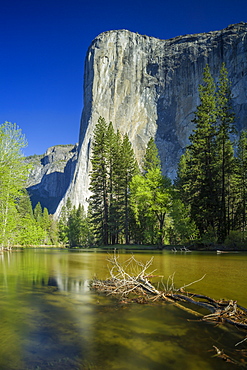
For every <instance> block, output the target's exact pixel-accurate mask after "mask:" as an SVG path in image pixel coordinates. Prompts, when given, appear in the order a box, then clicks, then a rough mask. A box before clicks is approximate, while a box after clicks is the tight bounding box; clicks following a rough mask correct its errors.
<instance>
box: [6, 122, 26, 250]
mask: <svg viewBox="0 0 247 370" xmlns="http://www.w3.org/2000/svg"><path fill="white" fill-rule="evenodd" d="M26 145H27V142H26V139H25V136H24V135H23V134H22V131H21V129H19V128H18V127H17V125H16V124H12V123H10V122H5V123H4V124H2V125H1V126H0V223H1V230H0V244H1V245H8V244H11V243H14V241H15V237H16V233H17V230H16V217H17V207H16V205H17V202H18V199H20V198H21V196H22V195H23V193H22V189H23V188H24V187H25V183H26V179H27V176H28V170H29V167H28V165H27V164H26V163H25V162H24V161H23V153H22V149H23V148H24V147H25V146H26Z"/></svg>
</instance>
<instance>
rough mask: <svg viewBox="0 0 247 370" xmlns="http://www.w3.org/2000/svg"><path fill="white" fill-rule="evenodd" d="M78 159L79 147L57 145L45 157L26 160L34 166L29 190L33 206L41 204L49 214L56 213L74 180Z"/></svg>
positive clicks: (34, 156) (28, 185) (29, 181)
mask: <svg viewBox="0 0 247 370" xmlns="http://www.w3.org/2000/svg"><path fill="white" fill-rule="evenodd" d="M76 159H77V145H56V146H53V147H51V148H49V149H47V151H46V153H45V154H44V155H33V156H30V157H27V158H26V162H27V163H29V164H31V165H32V169H31V171H30V174H29V178H28V183H27V190H28V192H29V194H30V196H31V201H32V204H33V206H34V207H35V205H36V204H37V203H38V202H40V203H41V205H42V207H46V208H47V209H48V210H49V213H54V212H55V211H56V209H57V206H58V204H59V202H60V201H61V200H62V198H63V197H64V196H65V193H66V190H67V189H68V186H69V184H70V182H71V180H72V178H73V174H74V170H75V164H76Z"/></svg>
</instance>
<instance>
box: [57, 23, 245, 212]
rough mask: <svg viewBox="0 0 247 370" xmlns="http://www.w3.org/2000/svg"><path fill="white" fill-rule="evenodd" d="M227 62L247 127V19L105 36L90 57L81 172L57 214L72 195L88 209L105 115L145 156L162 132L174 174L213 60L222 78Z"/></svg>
mask: <svg viewBox="0 0 247 370" xmlns="http://www.w3.org/2000/svg"><path fill="white" fill-rule="evenodd" d="M222 62H225V64H226V67H227V69H228V72H229V79H230V81H231V83H232V93H233V96H234V99H233V104H234V109H235V113H236V117H237V122H236V123H237V127H238V129H239V130H241V129H242V128H243V127H245V128H246V127H247V23H239V24H236V25H231V26H229V27H227V28H226V29H224V30H222V31H215V32H209V33H203V34H196V35H186V36H179V37H176V38H173V39H170V40H160V39H156V38H153V37H148V36H142V35H139V34H137V33H132V32H129V31H126V30H119V31H109V32H105V33H102V34H101V35H99V36H98V37H97V38H96V39H95V40H94V41H93V42H92V44H91V46H90V47H89V49H88V53H87V56H86V60H85V70H84V71H85V72H84V73H85V75H84V109H83V114H82V119H81V129H80V137H79V149H78V160H77V164H76V168H75V173H74V177H73V179H72V181H71V182H70V185H69V188H68V190H67V192H66V195H65V197H64V198H63V200H62V201H61V202H60V204H59V207H58V209H57V212H56V215H57V216H58V215H59V213H60V210H61V207H62V205H63V204H64V202H66V199H67V198H68V197H70V199H71V201H72V203H73V204H75V205H76V206H78V205H79V203H82V204H84V206H85V207H87V198H88V197H89V191H88V186H89V171H90V161H89V157H90V144H91V140H92V135H93V130H94V127H95V125H96V123H97V121H98V118H99V117H100V116H103V117H104V118H105V119H106V121H107V122H109V121H112V123H113V126H114V128H115V129H119V130H120V132H121V133H123V134H125V133H127V134H128V135H129V138H130V140H131V142H132V144H133V148H134V151H135V153H136V156H137V158H138V160H139V162H140V161H141V157H142V155H143V153H144V150H145V147H146V145H147V142H148V140H149V139H150V137H152V136H153V137H155V140H156V144H157V146H158V149H159V154H160V157H161V162H162V169H163V173H164V174H166V175H168V176H169V177H171V178H172V179H174V178H175V175H176V169H177V163H178V161H179V158H180V156H181V154H182V153H183V151H184V148H185V147H186V145H187V144H188V143H189V140H188V138H189V135H190V133H191V131H192V129H193V124H192V123H191V120H192V119H193V117H194V114H193V112H194V111H195V110H196V107H197V105H198V104H199V97H198V85H199V84H200V83H201V82H202V74H203V69H204V67H205V65H206V63H208V64H209V65H210V67H211V72H212V74H213V76H214V77H215V78H216V77H217V76H218V75H219V71H220V68H221V65H222Z"/></svg>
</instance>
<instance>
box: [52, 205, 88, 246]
mask: <svg viewBox="0 0 247 370" xmlns="http://www.w3.org/2000/svg"><path fill="white" fill-rule="evenodd" d="M58 233H59V241H60V242H61V243H63V244H69V246H70V247H75V246H89V245H91V243H92V233H91V229H90V224H89V220H88V217H86V214H85V212H84V209H83V207H82V206H81V205H79V207H78V208H76V207H75V206H74V207H72V205H71V201H70V199H68V201H67V203H66V206H64V207H63V208H62V212H61V216H60V220H59V223H58Z"/></svg>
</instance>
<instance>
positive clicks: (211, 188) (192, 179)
mask: <svg viewBox="0 0 247 370" xmlns="http://www.w3.org/2000/svg"><path fill="white" fill-rule="evenodd" d="M215 89H216V87H215V84H214V81H213V78H212V76H211V74H210V70H209V66H208V65H207V66H206V67H205V69H204V74H203V84H202V85H200V86H199V96H200V101H201V102H200V105H199V106H198V107H197V110H196V112H195V118H194V120H193V122H194V123H195V129H194V130H193V133H192V135H190V142H191V144H190V145H189V146H188V148H187V149H186V153H185V155H184V156H182V158H181V161H180V166H179V171H178V178H179V180H178V182H177V183H178V184H179V188H180V190H181V189H182V193H183V200H184V201H185V202H186V203H185V204H187V205H190V207H191V217H192V219H193V220H194V221H195V223H196V225H197V227H198V229H199V232H200V235H203V234H204V233H205V232H208V231H210V230H212V232H213V234H214V235H216V233H217V221H218V190H217V181H216V179H217V171H218V163H217V156H216V122H217V107H216V97H215Z"/></svg>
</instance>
